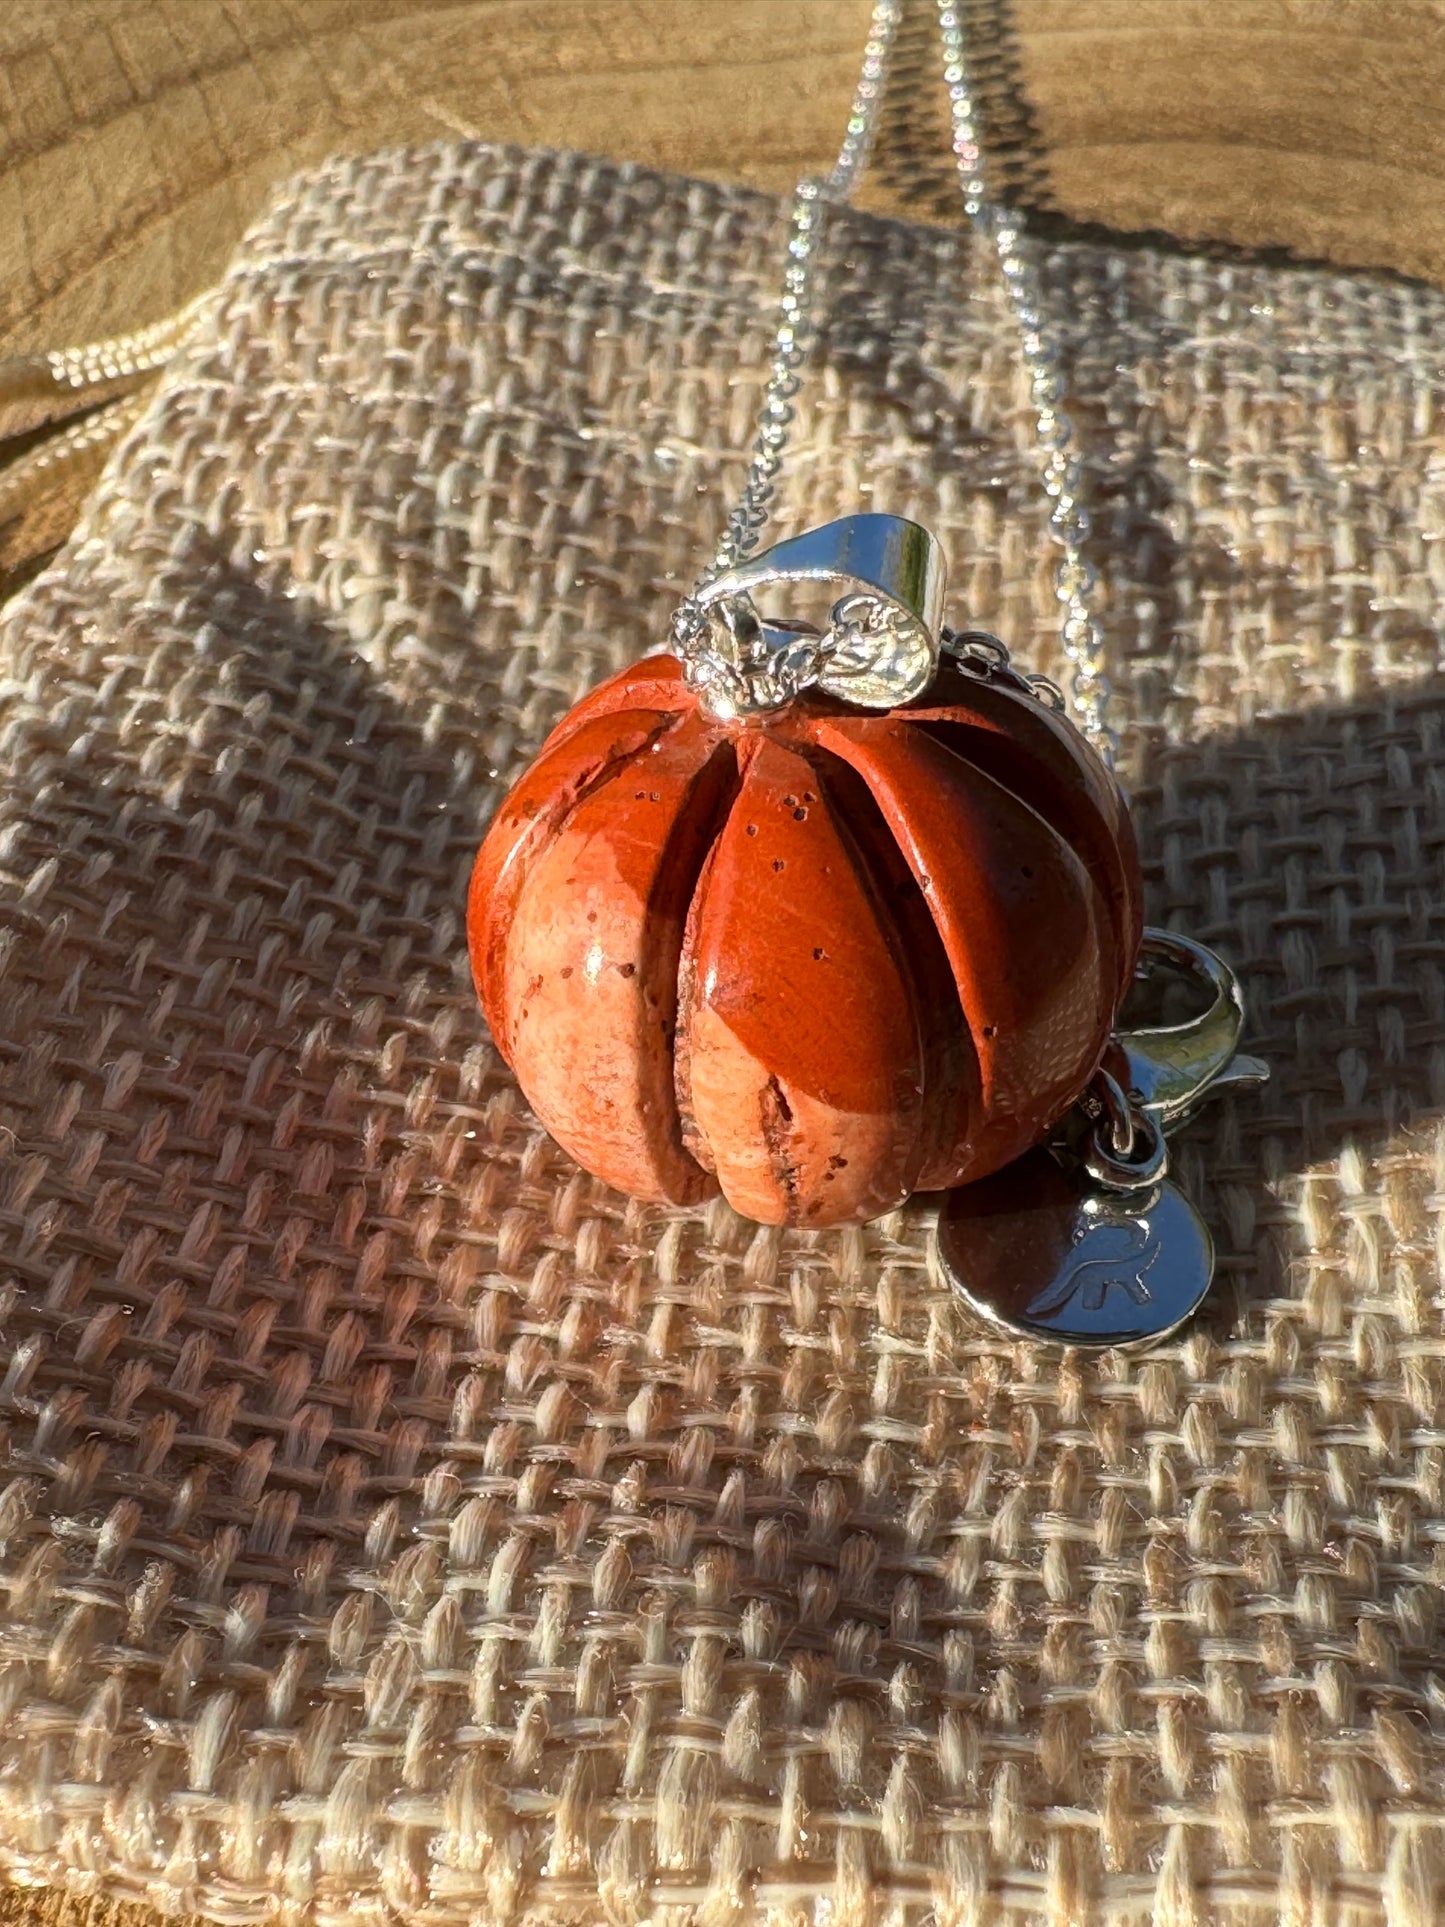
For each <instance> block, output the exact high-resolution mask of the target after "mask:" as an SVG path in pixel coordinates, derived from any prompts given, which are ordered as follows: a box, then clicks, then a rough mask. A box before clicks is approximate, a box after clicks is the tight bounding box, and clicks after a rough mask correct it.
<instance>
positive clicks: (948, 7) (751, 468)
mask: <svg viewBox="0 0 1445 1927" xmlns="http://www.w3.org/2000/svg"><path fill="white" fill-rule="evenodd" d="M903 8H904V0H875V5H874V8H873V15H872V19H871V22H870V24H869V31H868V42H867V45H866V47H865V49H864V54H863V68H862V72H861V73H860V75H859V77H858V85H857V88H856V90H855V92H854V95H853V106H852V110H851V112H850V113H849V116H848V127H847V132H846V134H845V135H844V138H843V144H842V147H841V148H840V149H839V153H838V158H837V160H836V161H835V162H834V163H833V166H832V168H831V170H830V171H829V173H828V174H827V175H825V176H823V177H821V178H820V177H818V176H813V175H810V176H808V177H807V178H806V179H804V180H801V181H799V183H798V185H797V187H796V189H795V190H794V193H793V199H792V204H791V207H790V209H789V220H788V259H787V266H786V268H785V269H784V273H783V287H782V294H781V297H780V299H779V303H778V324H777V328H776V330H775V332H774V335H773V344H772V352H771V355H770V358H769V363H768V379H767V385H766V387H765V389H764V391H763V402H762V407H761V408H760V410H759V412H758V426H757V433H756V435H755V437H754V440H753V446H752V451H751V456H750V459H749V464H748V473H747V479H746V481H745V483H744V485H743V490H742V493H741V495H740V496H739V498H738V501H737V505H736V507H735V508H734V509H733V511H732V513H731V515H730V516H729V517H728V521H727V526H726V528H725V529H724V531H723V536H722V539H721V541H720V542H719V544H718V547H717V552H716V554H715V555H714V557H713V559H712V561H711V562H710V563H709V565H708V567H707V569H706V570H705V571H704V572H703V575H702V576H701V578H700V579H699V581H698V584H697V587H696V589H695V590H694V591H693V593H692V595H690V596H688V597H687V598H686V599H685V600H684V601H683V603H682V604H681V606H680V607H679V609H678V611H677V614H676V617H675V618H674V624H673V630H674V637H675V640H676V642H677V645H678V648H679V649H680V650H681V651H682V653H683V654H684V655H686V654H688V652H689V651H690V650H691V649H693V648H695V647H696V646H697V644H698V642H699V639H700V638H701V637H702V635H703V634H704V632H705V630H706V627H707V616H706V614H705V612H704V609H703V607H702V605H701V604H700V603H699V601H698V598H699V597H700V596H702V595H703V594H704V592H705V591H706V590H707V589H708V588H709V587H710V586H711V585H712V584H713V583H716V582H718V581H719V580H720V579H721V578H722V577H724V576H725V575H727V574H728V573H729V572H730V571H731V570H733V569H735V568H736V567H737V565H738V564H739V563H741V562H742V561H744V560H745V559H746V558H747V557H748V556H749V555H751V554H752V552H753V550H754V549H755V548H756V547H757V544H758V540H759V537H760V536H761V534H762V531H763V529H764V527H765V526H766V524H767V520H768V514H769V511H770V509H771V507H772V503H773V498H774V496H775V494H776V492H777V483H778V476H779V473H780V471H781V469H782V466H783V457H784V453H785V451H786V449H787V445H788V439H789V435H790V433H791V430H792V426H793V422H794V419H795V416H796V409H795V408H794V405H793V404H794V398H795V397H796V395H797V392H798V387H799V383H800V379H801V370H802V367H803V365H804V363H805V362H806V361H807V359H808V356H809V354H810V352H811V350H812V347H813V343H814V340H815V338H816V335H817V331H818V328H817V318H816V315H815V312H814V301H813V282H814V269H815V264H816V257H817V252H818V247H819V244H820V241H821V239H822V235H823V229H824V223H825V220H826V217H827V214H828V211H829V210H830V209H831V208H835V207H843V206H846V205H847V203H848V202H849V200H850V199H851V198H852V195H853V191H854V189H855V188H856V186H857V184H858V181H859V179H860V178H861V176H862V174H863V171H864V169H865V167H866V166H867V163H868V156H869V152H870V150H871V148H872V146H873V141H874V137H875V135H876V133H877V130H878V122H879V117H880V111H881V108H882V102H883V95H884V89H885V85H886V81H887V73H888V65H889V56H890V53H891V52H892V49H893V45H894V42H895V40H896V38H897V34H898V27H899V23H900V21H901V19H902V16H903ZM938 24H939V30H940V34H941V38H942V53H943V78H944V84H945V86H946V87H947V89H948V105H949V115H950V119H951V123H952V129H953V143H952V144H953V153H954V157H955V159H956V161H957V164H958V178H959V184H960V186H961V187H962V189H963V205H964V211H965V213H966V214H967V215H968V218H969V220H970V222H971V223H972V224H973V227H974V230H975V232H976V233H977V234H978V235H979V236H980V238H982V239H983V240H985V241H987V243H988V244H989V245H990V246H991V247H992V249H993V251H994V253H995V255H996V256H997V259H998V265H999V271H1000V273H1001V275H1002V276H1003V283H1004V287H1005V289H1006V290H1007V292H1008V296H1009V300H1010V302H1011V304H1012V306H1013V311H1014V317H1015V319H1016V321H1017V323H1018V328H1019V337H1020V344H1021V352H1022V356H1023V362H1024V366H1025V368H1026V369H1027V371H1028V377H1029V387H1030V392H1031V397H1032V401H1033V407H1034V411H1035V414H1036V417H1037V432H1038V440H1039V447H1040V451H1041V456H1042V463H1041V466H1042V480H1043V486H1044V491H1045V493H1046V494H1047V496H1048V498H1049V500H1050V502H1051V504H1052V509H1051V512H1050V517H1049V522H1050V527H1051V528H1052V530H1053V534H1054V538H1055V540H1056V542H1057V543H1058V545H1059V548H1060V550H1061V551H1062V554H1061V558H1060V561H1059V565H1058V570H1057V572H1056V576H1055V592H1056V594H1057V596H1058V600H1059V605H1060V610H1061V616H1062V620H1061V633H1062V637H1063V648H1064V654H1065V656H1066V657H1067V659H1068V661H1069V664H1070V666H1071V669H1072V674H1071V676H1070V679H1069V695H1070V697H1071V699H1072V704H1073V710H1074V716H1075V720H1076V721H1077V723H1078V725H1079V727H1080V729H1081V730H1082V731H1083V733H1084V735H1086V736H1087V737H1088V738H1089V740H1090V741H1091V742H1092V743H1093V744H1094V746H1095V748H1096V749H1098V750H1099V751H1100V753H1101V754H1102V755H1103V756H1104V757H1105V759H1106V760H1107V761H1109V762H1112V761H1113V758H1114V752H1115V750H1116V748H1117V738H1116V737H1115V734H1114V732H1113V730H1111V729H1110V727H1109V724H1108V721H1107V713H1108V705H1109V697H1110V685H1109V678H1108V676H1107V675H1106V673H1105V669H1104V636H1103V631H1102V629H1101V628H1100V626H1099V622H1098V619H1097V618H1096V617H1095V615H1094V613H1093V609H1092V607H1091V602H1090V598H1091V596H1092V593H1093V589H1094V581H1095V577H1094V570H1093V566H1092V564H1091V563H1090V562H1089V560H1088V558H1087V556H1086V555H1085V553H1084V545H1085V543H1086V542H1087V541H1088V537H1089V512H1088V510H1087V508H1086V507H1085V506H1084V503H1083V500H1082V487H1083V471H1082V464H1081V463H1080V460H1079V457H1078V455H1077V454H1076V453H1074V452H1073V445H1074V425H1073V422H1072V420H1071V419H1070V416H1069V412H1068V409H1067V406H1066V404H1065V387H1064V379H1063V375H1062V372H1061V370H1060V366H1059V354H1058V350H1057V348H1056V347H1055V346H1054V345H1053V344H1052V343H1051V342H1050V341H1049V340H1048V338H1047V336H1046V334H1045V332H1044V320H1043V291H1042V284H1041V280H1040V276H1039V271H1038V267H1037V265H1036V263H1035V261H1034V260H1033V258H1032V256H1031V254H1030V252H1029V250H1028V249H1027V248H1026V247H1025V245H1024V242H1023V229H1022V226H1021V224H1020V222H1019V220H1018V217H1017V216H1016V215H1015V214H1014V213H1013V212H1012V211H1011V210H1009V209H1008V208H1006V207H1003V206H1001V205H999V204H998V203H997V202H995V201H993V200H991V199H990V198H989V193H988V183H987V180H986V178H985V172H984V158H983V150H982V147H981V144H980V141H979V117H978V110H977V105H976V102H975V100H974V95H973V90H972V87H971V86H970V84H969V80H968V76H967V71H966V68H965V62H964V35H963V24H962V20H961V17H960V13H959V8H958V6H957V5H956V4H953V0H938Z"/></svg>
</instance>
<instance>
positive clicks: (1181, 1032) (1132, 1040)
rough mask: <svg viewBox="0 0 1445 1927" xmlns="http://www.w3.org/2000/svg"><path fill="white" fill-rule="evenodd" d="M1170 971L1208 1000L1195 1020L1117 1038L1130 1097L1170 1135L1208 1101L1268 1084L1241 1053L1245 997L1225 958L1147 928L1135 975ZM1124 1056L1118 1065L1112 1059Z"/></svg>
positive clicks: (1262, 1070) (1264, 1071)
mask: <svg viewBox="0 0 1445 1927" xmlns="http://www.w3.org/2000/svg"><path fill="white" fill-rule="evenodd" d="M1163 971H1170V972H1172V973H1173V974H1176V975H1182V976H1183V977H1185V978H1186V979H1188V980H1189V981H1190V983H1191V984H1192V985H1195V986H1197V987H1198V988H1199V990H1200V991H1201V992H1203V993H1205V994H1207V995H1208V997H1209V1002H1208V1004H1207V1006H1206V1007H1205V1008H1204V1009H1203V1010H1202V1011H1201V1012H1200V1013H1199V1014H1198V1015H1197V1016H1195V1017H1190V1018H1185V1019H1184V1020H1183V1021H1181V1022H1179V1023H1176V1024H1153V1025H1143V1026H1140V1027H1139V1028H1137V1029H1134V1030H1124V1029H1121V1030H1119V1031H1117V1032H1116V1033H1115V1039H1114V1050H1113V1051H1112V1052H1111V1053H1110V1055H1111V1057H1113V1058H1114V1059H1115V1063H1116V1074H1118V1075H1119V1076H1120V1078H1121V1081H1123V1082H1126V1084H1127V1089H1128V1091H1129V1094H1130V1097H1131V1098H1132V1100H1133V1101H1134V1102H1135V1103H1136V1104H1137V1105H1138V1106H1139V1108H1140V1109H1141V1110H1143V1111H1145V1112H1146V1113H1148V1114H1149V1115H1151V1116H1152V1117H1154V1118H1155V1119H1156V1120H1157V1122H1158V1124H1159V1127H1160V1129H1161V1130H1164V1131H1172V1130H1173V1129H1175V1127H1176V1126H1177V1125H1180V1124H1184V1123H1186V1122H1187V1121H1188V1119H1189V1118H1191V1117H1192V1116H1193V1115H1194V1113H1195V1111H1197V1110H1198V1108H1199V1106H1200V1105H1201V1104H1203V1103H1204V1102H1205V1100H1206V1099H1207V1098H1211V1097H1214V1096H1217V1095H1219V1094H1221V1093H1223V1092H1225V1091H1231V1090H1239V1089H1241V1088H1242V1087H1246V1086H1257V1085H1260V1084H1264V1083H1267V1082H1268V1080H1269V1066H1268V1065H1267V1064H1265V1063H1264V1062H1262V1061H1261V1059H1259V1058H1258V1057H1247V1056H1243V1055H1241V1054H1240V1053H1239V1039H1240V1035H1241V1033H1242V1031H1243V1029H1244V997H1243V994H1242V992H1241V990H1240V987H1239V979H1238V978H1237V977H1236V976H1235V974H1234V972H1233V971H1232V970H1231V969H1230V967H1229V965H1228V964H1227V963H1225V961H1224V959H1223V958H1222V957H1219V956H1216V955H1215V953H1214V951H1212V950H1210V949H1208V948H1207V947H1206V946H1205V945H1204V944H1202V943H1196V942H1194V940H1193V939H1192V938H1190V937H1181V936H1178V935H1176V934H1175V932H1173V931H1172V930H1146V931H1145V932H1144V941H1143V945H1142V946H1141V949H1140V953H1139V973H1138V975H1139V978H1140V980H1141V981H1147V979H1148V978H1149V977H1150V976H1151V975H1153V974H1155V973H1156V972H1163ZM1120 1055H1121V1056H1122V1057H1123V1059H1124V1065H1123V1067H1117V1057H1118V1056H1120Z"/></svg>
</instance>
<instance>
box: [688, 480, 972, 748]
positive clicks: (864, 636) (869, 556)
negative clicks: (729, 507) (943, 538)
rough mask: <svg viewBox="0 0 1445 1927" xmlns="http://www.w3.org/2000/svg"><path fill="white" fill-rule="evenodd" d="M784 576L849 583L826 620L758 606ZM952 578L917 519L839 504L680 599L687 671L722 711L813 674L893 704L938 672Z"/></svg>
mask: <svg viewBox="0 0 1445 1927" xmlns="http://www.w3.org/2000/svg"><path fill="white" fill-rule="evenodd" d="M777 582H838V583H844V584H848V585H850V586H851V590H852V593H851V594H848V595H845V596H843V597H842V598H841V599H840V600H839V601H837V602H835V603H834V605H833V609H832V613H831V618H830V623H829V627H828V628H827V629H826V630H819V629H817V628H815V627H813V626H812V625H811V624H806V623H800V622H796V621H788V620H785V619H782V618H775V619H773V620H769V619H768V618H767V617H766V616H764V615H761V614H760V613H759V612H758V610H757V608H756V606H755V603H754V596H755V595H756V593H757V592H758V591H759V590H761V589H765V588H767V587H769V586H770V585H772V584H773V583H777ZM944 583H945V563H944V556H943V547H942V544H941V543H940V542H939V541H938V539H937V537H936V536H934V535H931V534H930V533H929V531H928V530H927V529H925V528H923V527H921V526H920V524H919V523H917V522H910V521H908V520H907V519H906V518H905V517H903V516H901V515H845V516H842V517H841V518H840V519H839V520H838V521H836V522H828V523H825V524H824V526H823V527H822V528H818V529H809V530H808V531H807V532H806V534H803V535H795V536H792V537H790V538H789V540H788V541H786V542H778V543H776V544H775V545H774V546H773V547H772V548H770V549H766V550H764V552H763V553H762V554H761V555H756V556H753V557H751V558H750V559H749V560H747V561H746V562H739V563H737V564H736V565H735V566H734V567H733V568H731V569H728V570H727V571H726V573H724V574H723V575H720V576H717V577H716V578H715V579H714V580H713V581H711V582H708V583H706V584H705V585H704V586H703V587H702V588H700V589H699V590H698V591H697V593H696V594H695V595H694V596H693V597H692V598H691V599H690V601H689V603H687V604H685V605H684V607H683V610H682V611H680V617H681V618H682V620H680V622H679V637H680V640H681V641H682V645H683V650H684V658H685V661H686V664H687V669H688V678H689V681H691V682H692V683H693V685H694V686H695V687H696V688H698V689H700V690H701V691H702V693H703V697H704V700H705V701H706V702H707V704H708V706H709V707H710V708H711V709H713V711H714V712H715V713H716V714H719V715H723V716H731V715H738V714H745V713H748V712H749V711H758V710H767V709H775V708H777V707H778V706H779V705H780V704H782V703H786V702H791V701H792V699H793V697H794V696H796V695H797V694H798V693H799V691H800V690H802V689H803V688H806V687H808V686H809V685H816V686H817V687H818V688H820V689H823V690H825V691H826V692H827V693H828V694H829V695H830V696H836V697H838V698H840V699H841V700H842V701H844V702H849V703H857V704H859V705H861V706H862V707H863V708H865V709H892V708H894V707H895V706H896V705H897V704H899V703H905V702H910V701H911V700H912V699H913V698H914V697H915V696H918V695H921V694H922V692H923V691H924V690H925V689H926V688H927V687H928V685H929V683H930V682H932V680H933V678H934V675H935V673H936V672H937V669H938V655H939V627H940V623H941V620H942V616H943V595H944Z"/></svg>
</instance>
